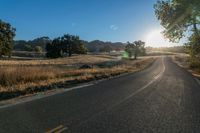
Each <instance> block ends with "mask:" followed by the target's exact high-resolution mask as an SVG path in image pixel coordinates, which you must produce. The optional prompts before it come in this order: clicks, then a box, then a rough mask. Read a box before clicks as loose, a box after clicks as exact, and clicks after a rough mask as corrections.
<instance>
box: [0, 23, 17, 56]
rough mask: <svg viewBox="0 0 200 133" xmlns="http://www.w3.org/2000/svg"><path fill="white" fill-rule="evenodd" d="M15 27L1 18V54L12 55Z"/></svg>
mask: <svg viewBox="0 0 200 133" xmlns="http://www.w3.org/2000/svg"><path fill="white" fill-rule="evenodd" d="M14 36H15V28H13V27H12V26H11V25H10V24H9V23H7V22H4V21H2V20H0V56H2V55H8V56H11V51H12V48H13V38H14Z"/></svg>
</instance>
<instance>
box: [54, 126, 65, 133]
mask: <svg viewBox="0 0 200 133" xmlns="http://www.w3.org/2000/svg"><path fill="white" fill-rule="evenodd" d="M67 129H68V128H67V127H64V128H62V129H60V130H59V131H56V132H55V133H62V132H63V131H65V130H67Z"/></svg>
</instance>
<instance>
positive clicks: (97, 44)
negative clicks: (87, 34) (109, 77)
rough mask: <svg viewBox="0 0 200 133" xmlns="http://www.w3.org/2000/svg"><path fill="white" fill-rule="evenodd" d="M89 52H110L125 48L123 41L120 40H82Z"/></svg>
mask: <svg viewBox="0 0 200 133" xmlns="http://www.w3.org/2000/svg"><path fill="white" fill-rule="evenodd" d="M83 43H84V45H85V46H86V47H87V49H88V51H89V52H96V53H98V52H110V51H121V50H124V48H125V45H126V44H125V43H122V42H104V41H100V40H94V41H90V42H88V41H83Z"/></svg>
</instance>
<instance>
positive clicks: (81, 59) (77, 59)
mask: <svg viewBox="0 0 200 133" xmlns="http://www.w3.org/2000/svg"><path fill="white" fill-rule="evenodd" d="M113 59H115V57H112V56H109V55H77V56H72V57H66V58H58V59H44V60H0V66H13V65H19V66H23V65H26V66H35V65H37V66H38V65H41V66H42V65H72V64H83V63H86V64H90V63H91V64H93V63H99V62H103V61H109V60H113Z"/></svg>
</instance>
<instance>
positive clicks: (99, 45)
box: [14, 37, 125, 52]
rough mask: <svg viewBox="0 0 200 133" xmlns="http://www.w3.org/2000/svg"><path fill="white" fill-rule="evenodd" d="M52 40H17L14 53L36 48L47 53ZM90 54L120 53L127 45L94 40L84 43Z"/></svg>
mask: <svg viewBox="0 0 200 133" xmlns="http://www.w3.org/2000/svg"><path fill="white" fill-rule="evenodd" d="M51 41H52V40H51V39H50V38H49V37H40V38H36V39H34V40H29V41H25V40H16V41H14V51H35V48H36V46H39V47H41V48H42V51H44V52H45V47H46V44H47V43H49V42H51ZM82 42H83V44H84V45H85V46H86V48H87V49H88V51H89V52H104V51H112V50H116V51H120V50H123V49H124V48H125V43H121V42H114V43H113V42H103V41H100V40H94V41H91V42H88V41H84V40H83V41H82Z"/></svg>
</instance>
